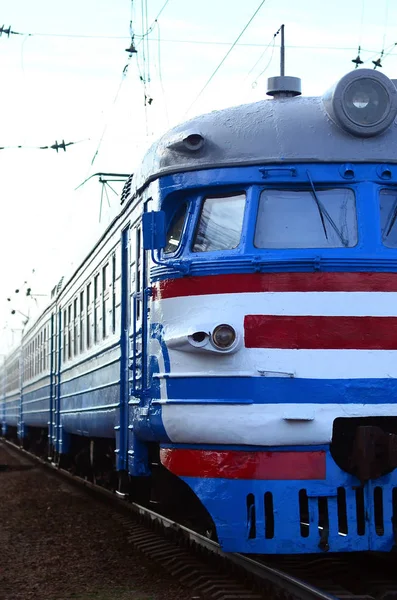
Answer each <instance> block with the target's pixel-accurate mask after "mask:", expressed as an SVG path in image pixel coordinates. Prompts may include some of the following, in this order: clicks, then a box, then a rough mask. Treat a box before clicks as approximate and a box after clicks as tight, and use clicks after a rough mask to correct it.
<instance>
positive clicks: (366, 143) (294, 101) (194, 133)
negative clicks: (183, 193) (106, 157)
mask: <svg viewBox="0 0 397 600" xmlns="http://www.w3.org/2000/svg"><path fill="white" fill-rule="evenodd" d="M359 73H362V75H361V76H362V77H365V76H366V74H367V73H368V70H367V69H359V70H358V71H355V72H354V71H353V72H352V73H350V74H348V76H349V77H350V79H352V77H353V74H356V75H355V77H356V78H357V76H358V75H359ZM369 73H370V74H371V73H372V74H373V73H375V74H376V79H377V80H379V79H380V81H383V80H387V82H389V84H390V85H391V86H393V87H394V83H395V82H394V81H393V82H392V80H390V79H388V78H387V77H386V76H385V75H383V74H380V73H379V72H378V71H370V72H369ZM369 76H370V75H367V77H369ZM346 77H347V76H345V78H346ZM342 79H343V78H342ZM341 81H342V80H341ZM394 89H395V88H394ZM324 98H325V97H321V96H320V97H304V96H300V97H284V98H281V97H279V98H274V99H264V100H262V101H260V102H256V103H253V104H244V105H241V106H235V107H231V108H226V109H224V110H219V111H214V112H211V113H209V114H206V115H201V116H198V117H195V118H194V119H191V120H190V121H187V122H185V123H182V124H180V125H178V126H177V127H174V128H173V129H171V130H170V131H168V132H167V133H166V134H165V135H163V137H161V138H160V139H159V140H158V141H157V142H156V143H155V144H153V146H152V147H151V148H150V149H149V151H148V152H147V153H146V155H145V157H144V159H143V162H142V164H141V167H140V170H139V171H138V172H137V173H136V174H135V176H134V179H135V181H134V180H133V181H132V185H131V188H132V189H131V192H132V194H135V193H136V192H137V191H139V190H140V189H142V188H143V187H145V186H146V185H147V184H148V183H150V181H152V180H154V179H156V178H158V177H160V176H162V175H168V174H173V173H178V172H184V171H192V170H197V169H212V168H219V167H232V166H249V165H256V164H266V163H285V162H292V163H296V162H341V163H345V162H390V163H397V125H396V121H393V123H392V124H391V126H389V127H388V128H387V129H386V130H385V131H384V132H382V133H381V134H379V135H374V136H373V137H359V136H357V135H353V134H352V133H349V132H348V131H346V130H345V129H343V127H342V126H341V125H339V124H338V123H337V122H336V121H335V120H333V119H331V117H330V116H329V111H328V112H327V108H326V102H325V101H324ZM200 138H201V139H202V143H201V145H200V143H199V140H200ZM189 140H191V141H192V144H190V146H189ZM194 145H196V148H194ZM125 199H127V198H125Z"/></svg>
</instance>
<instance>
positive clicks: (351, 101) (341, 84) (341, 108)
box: [323, 69, 397, 137]
mask: <svg viewBox="0 0 397 600" xmlns="http://www.w3.org/2000/svg"><path fill="white" fill-rule="evenodd" d="M323 102H324V106H325V109H326V111H327V113H328V115H329V116H330V117H331V119H332V120H333V121H335V122H336V123H337V124H338V125H340V126H341V127H342V128H343V129H344V130H345V131H348V132H349V133H352V134H353V135H357V136H360V137H371V136H374V135H378V134H380V133H382V132H383V131H385V130H386V129H387V128H388V127H390V125H391V124H392V122H393V121H394V119H395V118H396V115H397V89H396V87H395V86H394V84H393V82H392V81H391V80H390V79H389V78H388V77H386V75H383V73H380V72H379V71H375V70H371V69H358V70H356V71H352V72H351V73H348V74H347V75H345V76H344V77H342V79H341V80H340V81H338V83H337V84H336V85H335V86H334V87H333V88H331V89H330V90H329V91H328V92H327V93H326V94H325V95H324V96H323Z"/></svg>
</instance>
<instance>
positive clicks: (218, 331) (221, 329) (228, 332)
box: [212, 325, 236, 350]
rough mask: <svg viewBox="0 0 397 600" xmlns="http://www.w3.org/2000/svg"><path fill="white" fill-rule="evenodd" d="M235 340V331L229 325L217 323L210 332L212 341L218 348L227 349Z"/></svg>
mask: <svg viewBox="0 0 397 600" xmlns="http://www.w3.org/2000/svg"><path fill="white" fill-rule="evenodd" d="M235 341H236V332H235V330H234V329H233V327H232V326H231V325H218V327H215V329H214V331H213V333H212V343H213V344H214V346H215V347H216V348H218V349H219V350H229V348H231V347H232V346H233V344H234V342H235Z"/></svg>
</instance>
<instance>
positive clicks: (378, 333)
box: [244, 315, 397, 350]
mask: <svg viewBox="0 0 397 600" xmlns="http://www.w3.org/2000/svg"><path fill="white" fill-rule="evenodd" d="M244 330H245V333H244V335H245V346H246V348H294V349H298V348H299V349H304V348H306V349H308V348H310V349H315V350H319V349H345V350H397V317H313V316H310V317H292V316H274V315H247V316H246V317H245V318H244Z"/></svg>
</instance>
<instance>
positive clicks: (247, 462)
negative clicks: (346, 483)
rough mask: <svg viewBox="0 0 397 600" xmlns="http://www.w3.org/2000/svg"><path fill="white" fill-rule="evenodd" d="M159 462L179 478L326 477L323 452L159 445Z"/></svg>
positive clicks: (291, 478)
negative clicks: (176, 447) (215, 448)
mask: <svg viewBox="0 0 397 600" xmlns="http://www.w3.org/2000/svg"><path fill="white" fill-rule="evenodd" d="M160 458H161V462H162V464H163V465H164V466H165V467H166V468H167V469H168V470H169V471H171V472H172V473H175V475H178V476H179V477H215V478H224V479H277V480H280V479H290V480H301V479H325V477H326V464H325V458H326V457H325V452H323V451H319V452H318V451H317V452H238V451H235V450H220V451H218V450H216V451H215V450H185V449H176V450H174V449H169V448H162V449H161V450H160Z"/></svg>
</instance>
